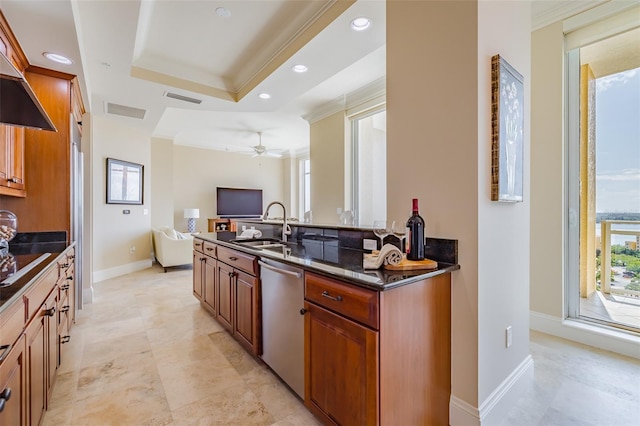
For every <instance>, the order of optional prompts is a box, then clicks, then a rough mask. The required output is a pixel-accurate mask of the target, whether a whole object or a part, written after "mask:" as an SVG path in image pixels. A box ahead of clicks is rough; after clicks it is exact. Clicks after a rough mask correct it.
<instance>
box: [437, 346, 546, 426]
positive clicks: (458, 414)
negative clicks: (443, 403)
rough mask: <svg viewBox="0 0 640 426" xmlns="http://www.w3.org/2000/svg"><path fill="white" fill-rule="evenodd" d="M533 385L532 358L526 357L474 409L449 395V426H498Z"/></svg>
mask: <svg viewBox="0 0 640 426" xmlns="http://www.w3.org/2000/svg"><path fill="white" fill-rule="evenodd" d="M531 383H533V358H532V357H531V355H527V357H526V358H525V359H524V360H523V361H522V362H521V363H520V364H519V365H518V367H516V368H515V369H514V370H513V371H512V372H511V374H509V377H507V378H506V379H505V380H504V381H503V382H502V383H500V385H499V386H498V387H497V388H496V389H495V390H494V391H493V392H492V393H491V395H489V397H488V398H487V399H486V400H485V401H484V402H483V403H482V404H481V405H480V408H476V407H474V406H472V405H471V404H469V403H467V402H465V401H463V400H461V399H459V398H457V397H455V396H454V395H451V400H450V402H449V424H450V425H451V426H457V425H464V426H484V425H499V424H502V423H503V421H504V419H505V418H506V416H507V414H508V412H509V410H510V409H511V408H512V407H513V405H514V404H515V402H516V401H517V400H518V398H519V397H520V395H521V394H522V393H523V392H524V390H525V389H526V387H527V386H528V385H530V384H531Z"/></svg>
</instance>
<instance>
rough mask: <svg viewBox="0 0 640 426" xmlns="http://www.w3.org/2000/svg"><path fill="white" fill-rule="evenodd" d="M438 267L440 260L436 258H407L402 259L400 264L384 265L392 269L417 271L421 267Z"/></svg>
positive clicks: (385, 267)
mask: <svg viewBox="0 0 640 426" xmlns="http://www.w3.org/2000/svg"><path fill="white" fill-rule="evenodd" d="M437 267H438V262H436V261H435V260H431V259H422V260H407V259H406V258H404V259H402V262H400V263H398V264H389V265H384V269H389V270H391V271H417V270H421V269H436V268H437Z"/></svg>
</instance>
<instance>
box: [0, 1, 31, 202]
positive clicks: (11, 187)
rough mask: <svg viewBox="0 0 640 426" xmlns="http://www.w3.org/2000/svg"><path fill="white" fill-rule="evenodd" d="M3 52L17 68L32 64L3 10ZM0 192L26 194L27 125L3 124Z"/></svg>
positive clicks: (0, 131) (0, 22)
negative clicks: (25, 137) (25, 152)
mask: <svg viewBox="0 0 640 426" xmlns="http://www.w3.org/2000/svg"><path fill="white" fill-rule="evenodd" d="M0 52H1V53H2V54H3V55H4V56H6V57H7V59H9V61H10V62H11V63H12V64H13V66H15V67H16V68H17V69H18V71H20V72H21V73H24V70H25V69H26V68H27V66H28V65H29V64H28V62H27V58H26V57H25V56H24V53H23V52H22V49H21V48H20V45H19V44H18V41H17V40H16V38H15V36H14V35H13V32H12V31H11V28H9V25H8V24H7V21H6V20H5V18H4V16H3V15H2V13H0ZM0 195H11V196H14V197H25V196H26V195H27V192H26V186H25V174H24V129H23V128H21V127H16V126H8V125H5V124H0Z"/></svg>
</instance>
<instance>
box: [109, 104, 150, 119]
mask: <svg viewBox="0 0 640 426" xmlns="http://www.w3.org/2000/svg"><path fill="white" fill-rule="evenodd" d="M104 110H105V111H106V112H107V114H115V115H122V116H124V117H130V118H137V119H138V120H142V119H144V116H145V114H146V113H147V110H146V109H140V108H134V107H129V106H126V105H119V104H112V103H111V102H106V103H105V108H104Z"/></svg>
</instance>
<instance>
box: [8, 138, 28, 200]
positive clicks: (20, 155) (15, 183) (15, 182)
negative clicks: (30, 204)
mask: <svg viewBox="0 0 640 426" xmlns="http://www.w3.org/2000/svg"><path fill="white" fill-rule="evenodd" d="M10 130H11V132H10V134H11V138H10V141H9V166H10V167H9V168H8V169H9V176H7V179H8V180H9V186H10V187H11V188H16V189H24V188H25V185H24V128H22V127H10Z"/></svg>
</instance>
